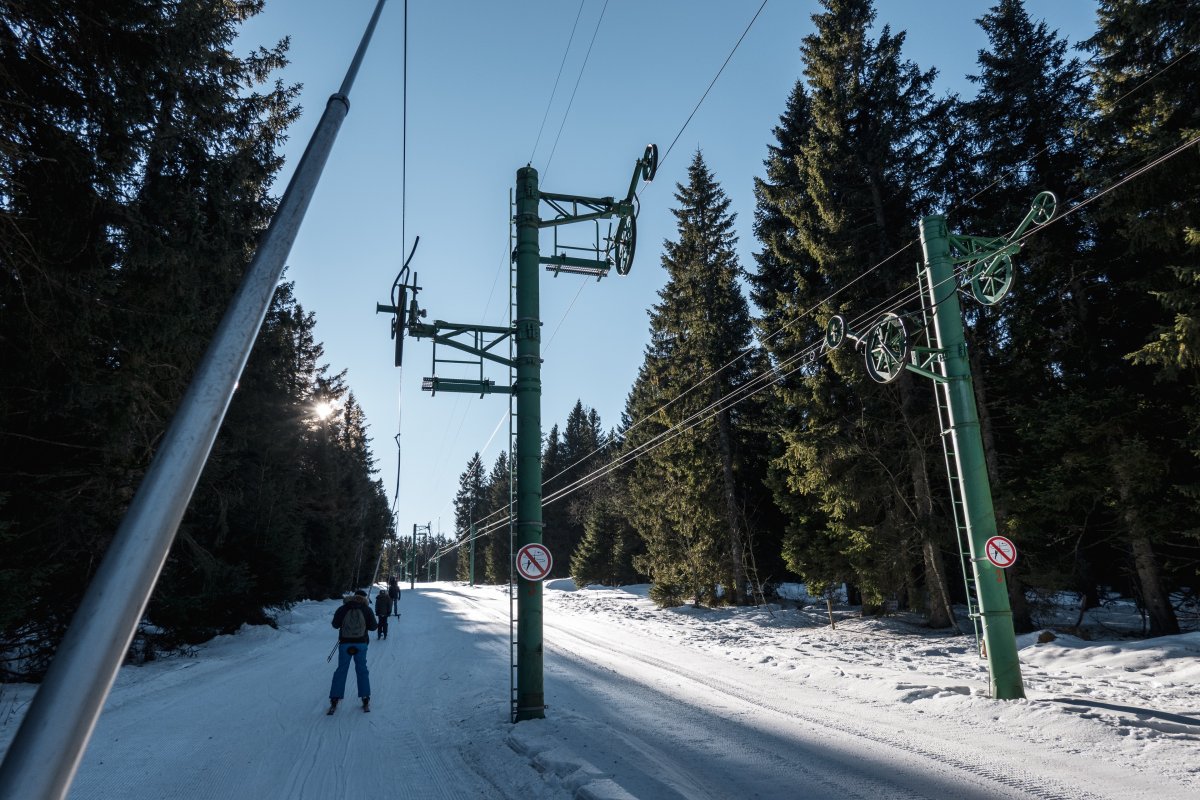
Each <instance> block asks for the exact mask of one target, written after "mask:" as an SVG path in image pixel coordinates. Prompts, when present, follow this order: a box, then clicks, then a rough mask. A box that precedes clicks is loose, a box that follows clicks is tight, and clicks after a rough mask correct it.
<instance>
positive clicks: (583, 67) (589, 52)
mask: <svg viewBox="0 0 1200 800" xmlns="http://www.w3.org/2000/svg"><path fill="white" fill-rule="evenodd" d="M607 10H608V0H604V5H603V6H602V7H601V8H600V16H599V17H598V18H597V19H596V28H595V29H594V30H593V31H592V41H591V42H589V43H588V49H587V53H585V54H584V56H583V63H582V64H581V65H580V66H579V75H577V76H576V77H575V88H573V89H572V90H571V99H570V100H569V101H567V110H566V111H564V112H563V118H562V122H560V123H559V125H558V133H557V134H556V135H555V137H554V146H553V147H551V148H550V157H549V158H547V159H546V163H545V165H544V166H543V167H542V178H543V179H545V177H546V174H547V173H549V172H550V162H551V161H553V160H554V153H555V151H556V150H558V140H559V138H560V137H562V132H563V128H564V127H565V126H566V124H567V117H568V116H570V114H571V106H573V105H574V104H575V93H576V92H578V91H579V82H580V81H582V80H583V73H584V71H585V70H586V69H587V65H588V59H589V58H591V56H592V47H593V46H594V45H595V44H596V35H597V34H598V33H600V23H601V22H603V21H604V12H605V11H607Z"/></svg>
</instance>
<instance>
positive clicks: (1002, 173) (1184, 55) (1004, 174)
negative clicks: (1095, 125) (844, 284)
mask: <svg viewBox="0 0 1200 800" xmlns="http://www.w3.org/2000/svg"><path fill="white" fill-rule="evenodd" d="M1197 52H1200V45H1197V46H1195V47H1193V48H1191V49H1190V50H1187V51H1186V52H1184V53H1181V54H1180V55H1178V56H1177V57H1175V58H1174V59H1173V60H1172V61H1171V62H1170V63H1169V64H1167V65H1166V66H1164V67H1163V68H1162V69H1160V70H1158V71H1157V72H1155V73H1154V74H1153V75H1151V76H1150V77H1148V78H1146V79H1145V80H1143V81H1142V82H1141V83H1139V84H1138V85H1137V86H1135V87H1133V88H1132V89H1130V90H1129V91H1127V92H1125V94H1123V95H1121V96H1120V97H1118V98H1117V99H1116V100H1113V102H1112V105H1113V107H1114V108H1115V107H1116V106H1117V105H1119V104H1120V103H1121V101H1123V100H1124V99H1125V98H1126V97H1129V96H1130V95H1131V94H1134V93H1135V92H1137V91H1139V90H1141V89H1142V87H1144V86H1146V85H1147V84H1148V83H1150V82H1151V81H1153V80H1154V79H1156V78H1157V77H1158V76H1160V75H1162V74H1163V73H1164V72H1166V71H1167V70H1169V69H1171V68H1172V67H1174V66H1175V65H1177V64H1179V62H1181V61H1183V60H1184V59H1185V58H1187V57H1188V56H1191V55H1194V54H1195V53H1197ZM1084 63H1087V64H1090V63H1092V59H1088V60H1087V61H1086V62H1084ZM1068 135H1070V134H1063V135H1062V136H1059V137H1058V138H1057V139H1055V140H1054V141H1052V142H1050V143H1049V144H1047V145H1046V146H1045V147H1043V148H1042V149H1041V150H1038V151H1037V152H1036V153H1034V154H1033V155H1031V156H1029V157H1028V158H1026V159H1024V160H1023V161H1021V164H1027V163H1029V162H1031V161H1033V160H1034V159H1036V158H1037V157H1038V156H1040V155H1042V154H1043V153H1045V152H1046V151H1047V150H1049V149H1050V148H1051V147H1053V146H1054V145H1056V144H1061V143H1062V142H1064V141H1066V139H1067V136H1068ZM1021 164H1018V165H1016V166H1012V167H1009V168H1008V169H1006V170H1001V171H1000V177H998V178H996V179H995V180H994V181H992V182H991V183H989V184H988V185H987V186H984V187H983V188H982V189H980V190H979V191H977V192H976V193H975V194H973V195H971V196H970V197H968V198H967V199H966V200H963V201H962V202H961V203H958V204H955V205H964V204H966V203H970V202H971V201H972V200H974V199H975V198H976V197H979V196H980V195H981V194H983V193H984V192H987V191H990V190H991V189H993V188H995V186H996V185H997V184H999V183H1000V182H1001V181H1002V180H1004V179H1005V178H1006V177H1008V176H1010V175H1012V174H1013V173H1015V172H1016V171H1017V169H1018V167H1019V166H1020V165H1021ZM955 205H952V206H950V207H949V208H954V207H955Z"/></svg>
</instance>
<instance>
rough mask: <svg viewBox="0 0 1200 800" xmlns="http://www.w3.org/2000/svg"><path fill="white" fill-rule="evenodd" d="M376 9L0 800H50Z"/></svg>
mask: <svg viewBox="0 0 1200 800" xmlns="http://www.w3.org/2000/svg"><path fill="white" fill-rule="evenodd" d="M385 2H386V0H378V3H377V4H376V6H375V11H374V13H373V14H372V15H371V20H370V22H369V23H368V24H367V28H366V31H365V32H364V33H363V37H362V40H361V41H360V43H359V46H358V50H357V52H356V53H355V54H354V59H353V61H352V62H351V64H350V68H349V70H348V71H347V73H346V77H345V79H344V80H343V82H342V86H341V89H340V90H339V91H338V92H337V93H336V94H334V95H333V96H331V97H330V98H329V102H328V103H327V104H326V106H325V112H324V114H322V116H321V119H320V121H319V122H318V123H317V129H316V131H314V132H313V135H312V138H311V139H310V140H309V143H308V147H307V148H306V149H305V151H304V155H303V157H301V159H300V162H299V164H298V165H297V167H296V171H295V173H294V174H293V175H292V179H291V181H290V182H289V183H288V187H287V190H286V191H285V192H284V194H283V199H282V200H281V201H280V203H279V208H278V210H277V211H276V213H275V216H274V217H273V218H272V219H271V224H270V226H269V227H268V228H267V231H266V233H265V234H264V235H263V239H262V241H261V243H260V244H259V247H258V251H257V252H256V253H255V256H254V260H253V261H252V262H251V264H250V267H249V269H248V270H247V272H246V275H245V277H244V278H243V279H242V284H241V286H240V287H238V291H237V293H236V295H234V298H233V302H232V304H231V305H230V307H229V308H228V309H227V310H226V312H225V317H224V318H223V319H222V320H221V324H220V326H219V327H218V328H217V332H216V335H215V336H214V337H213V340H212V342H211V343H210V344H209V347H208V350H207V351H206V352H205V354H204V358H203V359H202V360H201V362H200V366H199V368H198V369H197V371H196V375H195V377H194V378H193V379H192V382H191V384H190V385H189V387H188V390H187V393H186V394H185V395H184V397H183V400H182V402H181V403H180V406H179V410H178V411H177V412H176V413H175V417H174V419H172V420H171V425H170V427H169V428H168V430H167V433H166V436H165V437H164V439H163V443H162V445H161V446H160V448H159V450H158V452H157V454H156V455H155V457H154V461H153V462H152V463H151V465H150V469H149V470H148V471H147V473H146V477H145V478H144V479H143V481H142V484H141V486H140V487H139V488H138V492H137V494H136V495H135V496H134V498H133V502H132V504H131V505H130V507H129V511H128V512H127V513H126V514H125V517H124V519H123V520H122V522H121V526H120V527H119V528H118V529H117V533H116V536H115V537H114V538H113V542H112V544H111V545H110V546H109V548H108V552H107V553H106V554H105V557H104V560H103V561H102V562H101V564H100V568H99V569H98V570H97V572H96V577H95V578H94V579H93V580H92V583H91V586H90V587H89V588H88V597H89V602H88V603H86V604H84V605H83V606H81V607H80V609H79V611H78V612H76V614H75V618H74V619H73V620H72V622H71V626H70V628H69V629H68V630H67V633H66V636H65V637H64V638H63V641H62V643H61V644H60V646H59V648H58V652H57V654H56V655H55V658H54V661H53V663H52V664H51V665H50V669H49V671H48V672H47V673H46V679H45V680H44V681H43V683H42V685H41V687H40V688H39V689H38V692H37V694H36V695H34V699H33V702H32V703H31V704H30V707H29V711H28V713H27V714H26V715H25V719H24V720H23V721H22V723H21V727H20V729H18V731H17V734H16V737H15V738H14V739H13V742H12V745H11V746H10V747H9V749H8V752H7V754H6V755H5V758H4V763H3V764H2V765H0V797H3V798H14V799H15V798H21V800H61V798H65V797H66V794H67V791H68V790H69V789H70V786H71V781H72V779H73V778H74V776H75V772H76V770H77V769H78V768H79V762H80V760H81V759H82V758H83V752H84V750H85V749H86V747H87V743H88V740H89V739H90V738H91V735H92V730H93V729H94V728H95V726H96V720H97V718H98V717H99V716H100V711H101V709H102V708H103V707H104V701H105V699H106V698H107V697H108V692H109V690H110V689H111V688H112V683H113V680H115V678H116V675H117V670H118V669H119V668H120V666H121V663H122V662H123V661H124V659H125V654H126V652H127V651H128V649H129V644H130V642H131V641H132V640H133V636H134V633H135V632H136V631H137V626H138V622H139V621H140V620H141V618H142V614H143V613H144V612H145V609H146V604H147V603H148V602H149V600H150V595H151V593H152V592H153V591H154V584H155V582H156V581H157V580H158V576H159V573H160V572H161V571H162V567H163V564H164V563H165V562H166V559H167V554H168V553H169V552H170V549H171V544H172V542H173V541H174V539H175V532H176V530H177V529H178V527H179V521H180V520H181V519H182V518H183V514H184V511H185V510H186V509H187V505H188V502H189V501H190V500H191V496H192V491H193V490H194V489H195V487H196V482H197V481H198V480H199V478H200V473H201V471H202V470H203V469H204V463H205V461H206V460H207V458H208V453H209V451H210V450H211V449H212V445H213V441H214V440H215V439H216V437H217V431H218V430H219V429H220V427H221V422H222V420H223V419H224V418H225V411H226V410H227V409H228V407H229V401H230V399H231V398H232V396H233V391H234V388H235V387H236V386H237V381H238V378H239V377H240V376H241V373H242V368H243V367H244V366H245V365H246V360H247V359H248V358H249V356H250V349H251V347H253V345H254V340H255V338H256V337H257V336H258V330H259V328H260V327H261V326H262V322H263V319H264V318H265V317H266V313H267V309H268V308H269V306H270V303H271V298H272V296H273V295H274V293H275V286H276V285H277V284H278V282H279V278H280V276H281V275H282V274H283V268H284V263H285V261H286V260H287V256H288V253H289V252H290V251H291V248H292V243H293V242H294V241H295V238H296V233H297V231H298V230H299V228H300V223H301V221H302V220H303V219H304V214H305V212H306V211H307V210H308V204H309V202H310V201H311V200H312V196H313V191H314V190H315V188H316V185H317V182H318V181H319V180H320V177H321V172H322V170H323V169H324V168H325V162H326V160H327V159H328V157H329V152H330V150H331V149H332V147H333V142H334V140H335V139H336V138H337V133H338V130H339V129H340V128H341V125H342V121H343V120H344V119H345V118H346V114H347V113H348V112H349V110H350V100H349V97H348V95H349V93H350V87H351V86H352V85H353V83H354V79H355V77H356V76H357V74H358V69H359V66H360V65H361V64H362V59H363V56H364V54H365V53H366V49H367V45H368V44H369V43H370V40H371V35H372V34H373V33H374V31H375V26H376V24H377V23H378V21H379V15H380V13H381V12H382V10H383V5H384V3H385Z"/></svg>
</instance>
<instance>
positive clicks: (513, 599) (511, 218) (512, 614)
mask: <svg viewBox="0 0 1200 800" xmlns="http://www.w3.org/2000/svg"><path fill="white" fill-rule="evenodd" d="M516 211H517V208H516V202H515V200H514V199H513V194H512V190H509V193H508V223H509V224H508V325H509V327H510V328H512V326H513V322H514V320H516V319H517V257H516V253H515V252H514V251H513V246H514V242H515V236H514V230H513V226H514V224H515V222H516ZM516 358H517V343H516V333H515V330H514V333H513V335H511V336H509V337H508V359H509V362H510V363H511V364H513V365H515V364H516ZM508 385H509V387H510V390H509V394H508V647H509V673H508V694H509V721H510V722H514V723H515V722H516V721H517V708H518V706H519V702H518V699H517V693H518V690H519V686H518V682H517V662H518V649H517V582H516V578H515V577H514V576H513V565H514V564H515V563H516V554H515V551H516V538H517V526H516V513H515V511H516V503H517V480H516V478H517V472H516V469H517V466H516V459H515V454H516V452H517V393H516V391H514V389H515V387H516V385H517V368H516V366H510V367H509V368H508Z"/></svg>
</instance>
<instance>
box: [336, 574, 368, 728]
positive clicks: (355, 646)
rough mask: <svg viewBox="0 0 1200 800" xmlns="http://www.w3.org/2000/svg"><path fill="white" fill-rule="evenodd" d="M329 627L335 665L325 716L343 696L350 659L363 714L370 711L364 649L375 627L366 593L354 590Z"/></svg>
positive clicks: (365, 649) (365, 652)
mask: <svg viewBox="0 0 1200 800" xmlns="http://www.w3.org/2000/svg"><path fill="white" fill-rule="evenodd" d="M333 627H335V628H337V629H338V665H337V670H335V671H334V673H333V683H332V684H331V685H330V687H329V712H328V713H330V714H332V713H333V712H334V711H336V710H337V705H338V701H339V700H341V699H342V698H343V697H345V696H346V674H347V673H348V672H349V671H350V659H352V658H353V659H354V675H355V678H356V680H357V681H358V696H359V697H361V698H362V708H363V711H370V710H371V678H370V673H368V672H367V645H368V644H370V642H371V635H370V633H369V631H373V630H375V629H376V628H377V627H379V623H378V622H377V621H376V620H375V615H374V614H372V613H371V607H370V606H369V605H367V593H366V592H364V591H363V590H362V589H358V590H357V591H355V592H354V594H352V595H351V596H350V597H347V598H346V600H345V602H343V603H342V606H341V608H339V609H338V610H337V611H335V612H333Z"/></svg>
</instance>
